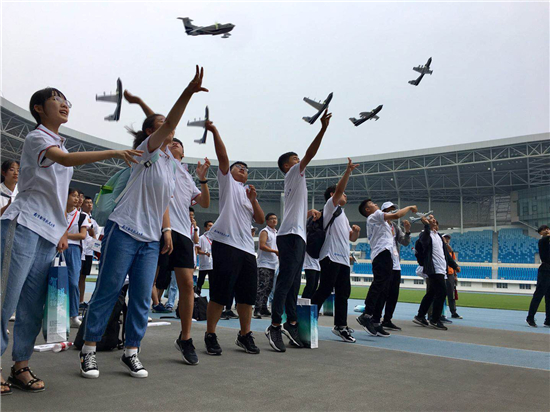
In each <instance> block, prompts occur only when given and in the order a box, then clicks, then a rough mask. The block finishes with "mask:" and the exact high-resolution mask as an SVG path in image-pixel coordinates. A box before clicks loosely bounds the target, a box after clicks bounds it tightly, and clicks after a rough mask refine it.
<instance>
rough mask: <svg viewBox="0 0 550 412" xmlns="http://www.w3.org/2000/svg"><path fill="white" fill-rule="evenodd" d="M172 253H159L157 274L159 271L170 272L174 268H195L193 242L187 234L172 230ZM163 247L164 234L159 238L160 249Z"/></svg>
mask: <svg viewBox="0 0 550 412" xmlns="http://www.w3.org/2000/svg"><path fill="white" fill-rule="evenodd" d="M172 246H173V247H174V250H173V251H172V254H170V255H169V254H168V253H165V254H164V255H163V254H159V263H158V266H159V276H160V272H162V271H168V272H171V271H172V270H174V268H185V269H194V268H195V258H194V254H193V248H194V247H195V246H194V245H193V242H191V239H189V238H188V237H187V236H183V235H182V234H181V233H178V232H175V231H173V230H172ZM163 247H164V236H162V238H161V239H160V250H162V248H163Z"/></svg>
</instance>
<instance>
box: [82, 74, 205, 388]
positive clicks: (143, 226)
mask: <svg viewBox="0 0 550 412" xmlns="http://www.w3.org/2000/svg"><path fill="white" fill-rule="evenodd" d="M203 73H204V72H203V70H202V68H201V69H200V71H199V67H198V66H197V68H196V74H195V77H194V78H193V80H192V81H191V82H190V83H189V85H188V86H187V87H186V88H185V90H184V91H183V93H182V94H181V96H180V97H179V98H178V100H177V101H176V103H175V104H174V107H172V109H171V110H170V113H168V116H167V117H166V118H164V116H161V115H155V116H149V117H147V118H146V119H145V121H144V122H143V126H142V129H141V131H139V132H136V133H134V136H135V138H134V147H137V148H138V149H139V150H143V151H144V153H143V157H142V161H149V160H154V161H152V162H150V164H149V166H148V167H145V165H142V166H140V167H137V168H135V169H134V170H132V174H131V176H130V179H133V178H134V177H135V176H137V177H136V178H135V180H134V183H133V184H132V185H130V186H129V190H128V191H127V192H126V193H125V195H124V196H123V197H122V199H121V200H120V201H119V202H118V204H117V205H116V207H115V209H114V211H113V212H112V213H111V215H110V216H109V220H108V221H107V224H106V225H105V230H104V237H103V241H102V242H101V262H100V267H99V275H98V279H97V285H96V289H95V291H94V294H93V296H92V299H91V300H90V303H89V307H88V312H87V314H86V322H85V331H84V341H85V342H84V346H83V347H82V351H81V352H80V373H81V375H82V376H83V377H84V378H98V377H99V369H98V366H97V360H96V343H97V342H99V341H100V340H101V338H102V336H103V333H104V332H105V327H106V326H107V321H108V320H109V314H110V313H111V311H112V310H113V306H114V305H115V302H116V300H117V299H118V295H119V293H120V291H121V289H122V286H123V284H124V280H125V278H126V274H128V276H129V289H128V313H127V316H126V323H125V325H126V341H125V345H126V347H125V349H124V354H123V355H122V357H121V362H122V363H123V364H124V366H126V367H127V368H128V370H129V372H130V376H132V377H135V378H146V377H147V376H148V372H147V370H146V369H145V368H144V367H143V365H142V363H141V362H140V360H139V358H138V349H139V347H140V344H141V340H142V339H143V336H144V335H145V331H146V330H147V320H148V313H149V303H150V299H151V290H152V287H153V280H154V278H155V271H156V267H157V262H158V256H159V251H160V246H159V245H160V242H159V239H160V237H161V236H162V238H163V241H164V247H163V250H162V252H164V253H168V254H170V253H171V252H172V235H171V233H170V232H171V230H172V229H171V226H170V214H169V210H168V204H169V202H170V199H171V197H172V195H173V194H174V189H175V185H176V182H175V179H176V170H177V162H176V160H175V159H174V157H173V156H172V154H171V152H170V150H168V145H169V144H170V143H171V142H172V138H173V136H174V131H175V128H176V127H177V125H178V123H179V121H180V119H181V116H182V115H183V112H184V111H185V108H186V107H187V104H188V103H189V100H190V99H191V97H192V96H193V94H195V93H198V92H201V91H207V90H206V89H204V88H203V87H202V78H203ZM157 156H158V158H157ZM151 163H152V164H151ZM137 173H139V174H137ZM136 174H137V175H136Z"/></svg>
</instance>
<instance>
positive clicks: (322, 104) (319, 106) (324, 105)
mask: <svg viewBox="0 0 550 412" xmlns="http://www.w3.org/2000/svg"><path fill="white" fill-rule="evenodd" d="M331 100H332V93H330V94H329V95H328V96H327V98H326V99H325V101H324V102H316V101H315V100H311V99H310V98H309V97H304V102H306V103H307V104H309V105H310V106H312V107H314V108H315V109H317V113H315V115H313V116H311V117H307V116H304V117H302V119H304V120H305V121H306V122H308V123H309V124H313V123H315V121H316V120H317V119H318V118H319V116H321V113H323V111H324V110H326V109H327V108H328V105H329V103H330V101H331Z"/></svg>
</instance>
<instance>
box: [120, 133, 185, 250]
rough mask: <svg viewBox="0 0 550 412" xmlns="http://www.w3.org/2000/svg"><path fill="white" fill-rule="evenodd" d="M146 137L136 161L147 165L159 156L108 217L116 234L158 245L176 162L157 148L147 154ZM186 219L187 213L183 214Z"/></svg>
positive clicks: (170, 196)
mask: <svg viewBox="0 0 550 412" xmlns="http://www.w3.org/2000/svg"><path fill="white" fill-rule="evenodd" d="M149 139H150V137H148V138H147V139H145V140H144V141H143V143H141V144H140V145H139V146H138V147H137V150H143V154H142V156H141V157H139V156H136V160H138V161H147V160H149V159H151V158H153V156H157V155H158V156H160V158H159V159H158V160H157V161H156V162H154V163H153V164H152V165H151V166H150V167H148V168H146V169H145V170H143V171H142V172H139V176H138V178H137V179H136V181H135V182H133V183H132V185H131V187H130V188H129V189H128V191H127V192H126V194H125V195H124V196H123V197H122V199H120V202H118V204H117V205H116V207H115V210H114V211H113V213H111V215H110V216H109V220H112V221H113V222H115V223H117V224H118V226H119V227H120V230H122V231H123V232H125V233H127V234H129V235H130V236H132V237H133V238H134V239H136V240H138V241H140V242H158V241H160V237H161V234H162V216H163V215H164V212H165V211H166V208H167V207H168V203H169V202H170V199H171V198H172V195H173V193H174V188H175V186H176V167H177V166H176V164H177V161H176V159H174V157H173V156H172V153H170V150H168V149H165V151H164V152H163V151H162V150H161V149H160V147H159V148H158V149H157V150H155V151H154V152H152V153H149V149H148V148H147V144H148V142H149ZM133 167H134V169H133V170H132V174H131V175H130V180H131V179H132V177H133V176H134V173H137V172H138V171H139V169H140V168H141V167H142V166H139V167H135V166H133ZM187 217H188V218H189V211H187Z"/></svg>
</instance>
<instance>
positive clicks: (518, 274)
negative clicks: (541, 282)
mask: <svg viewBox="0 0 550 412" xmlns="http://www.w3.org/2000/svg"><path fill="white" fill-rule="evenodd" d="M498 278H499V279H505V280H537V269H536V268H505V267H500V268H498Z"/></svg>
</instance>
